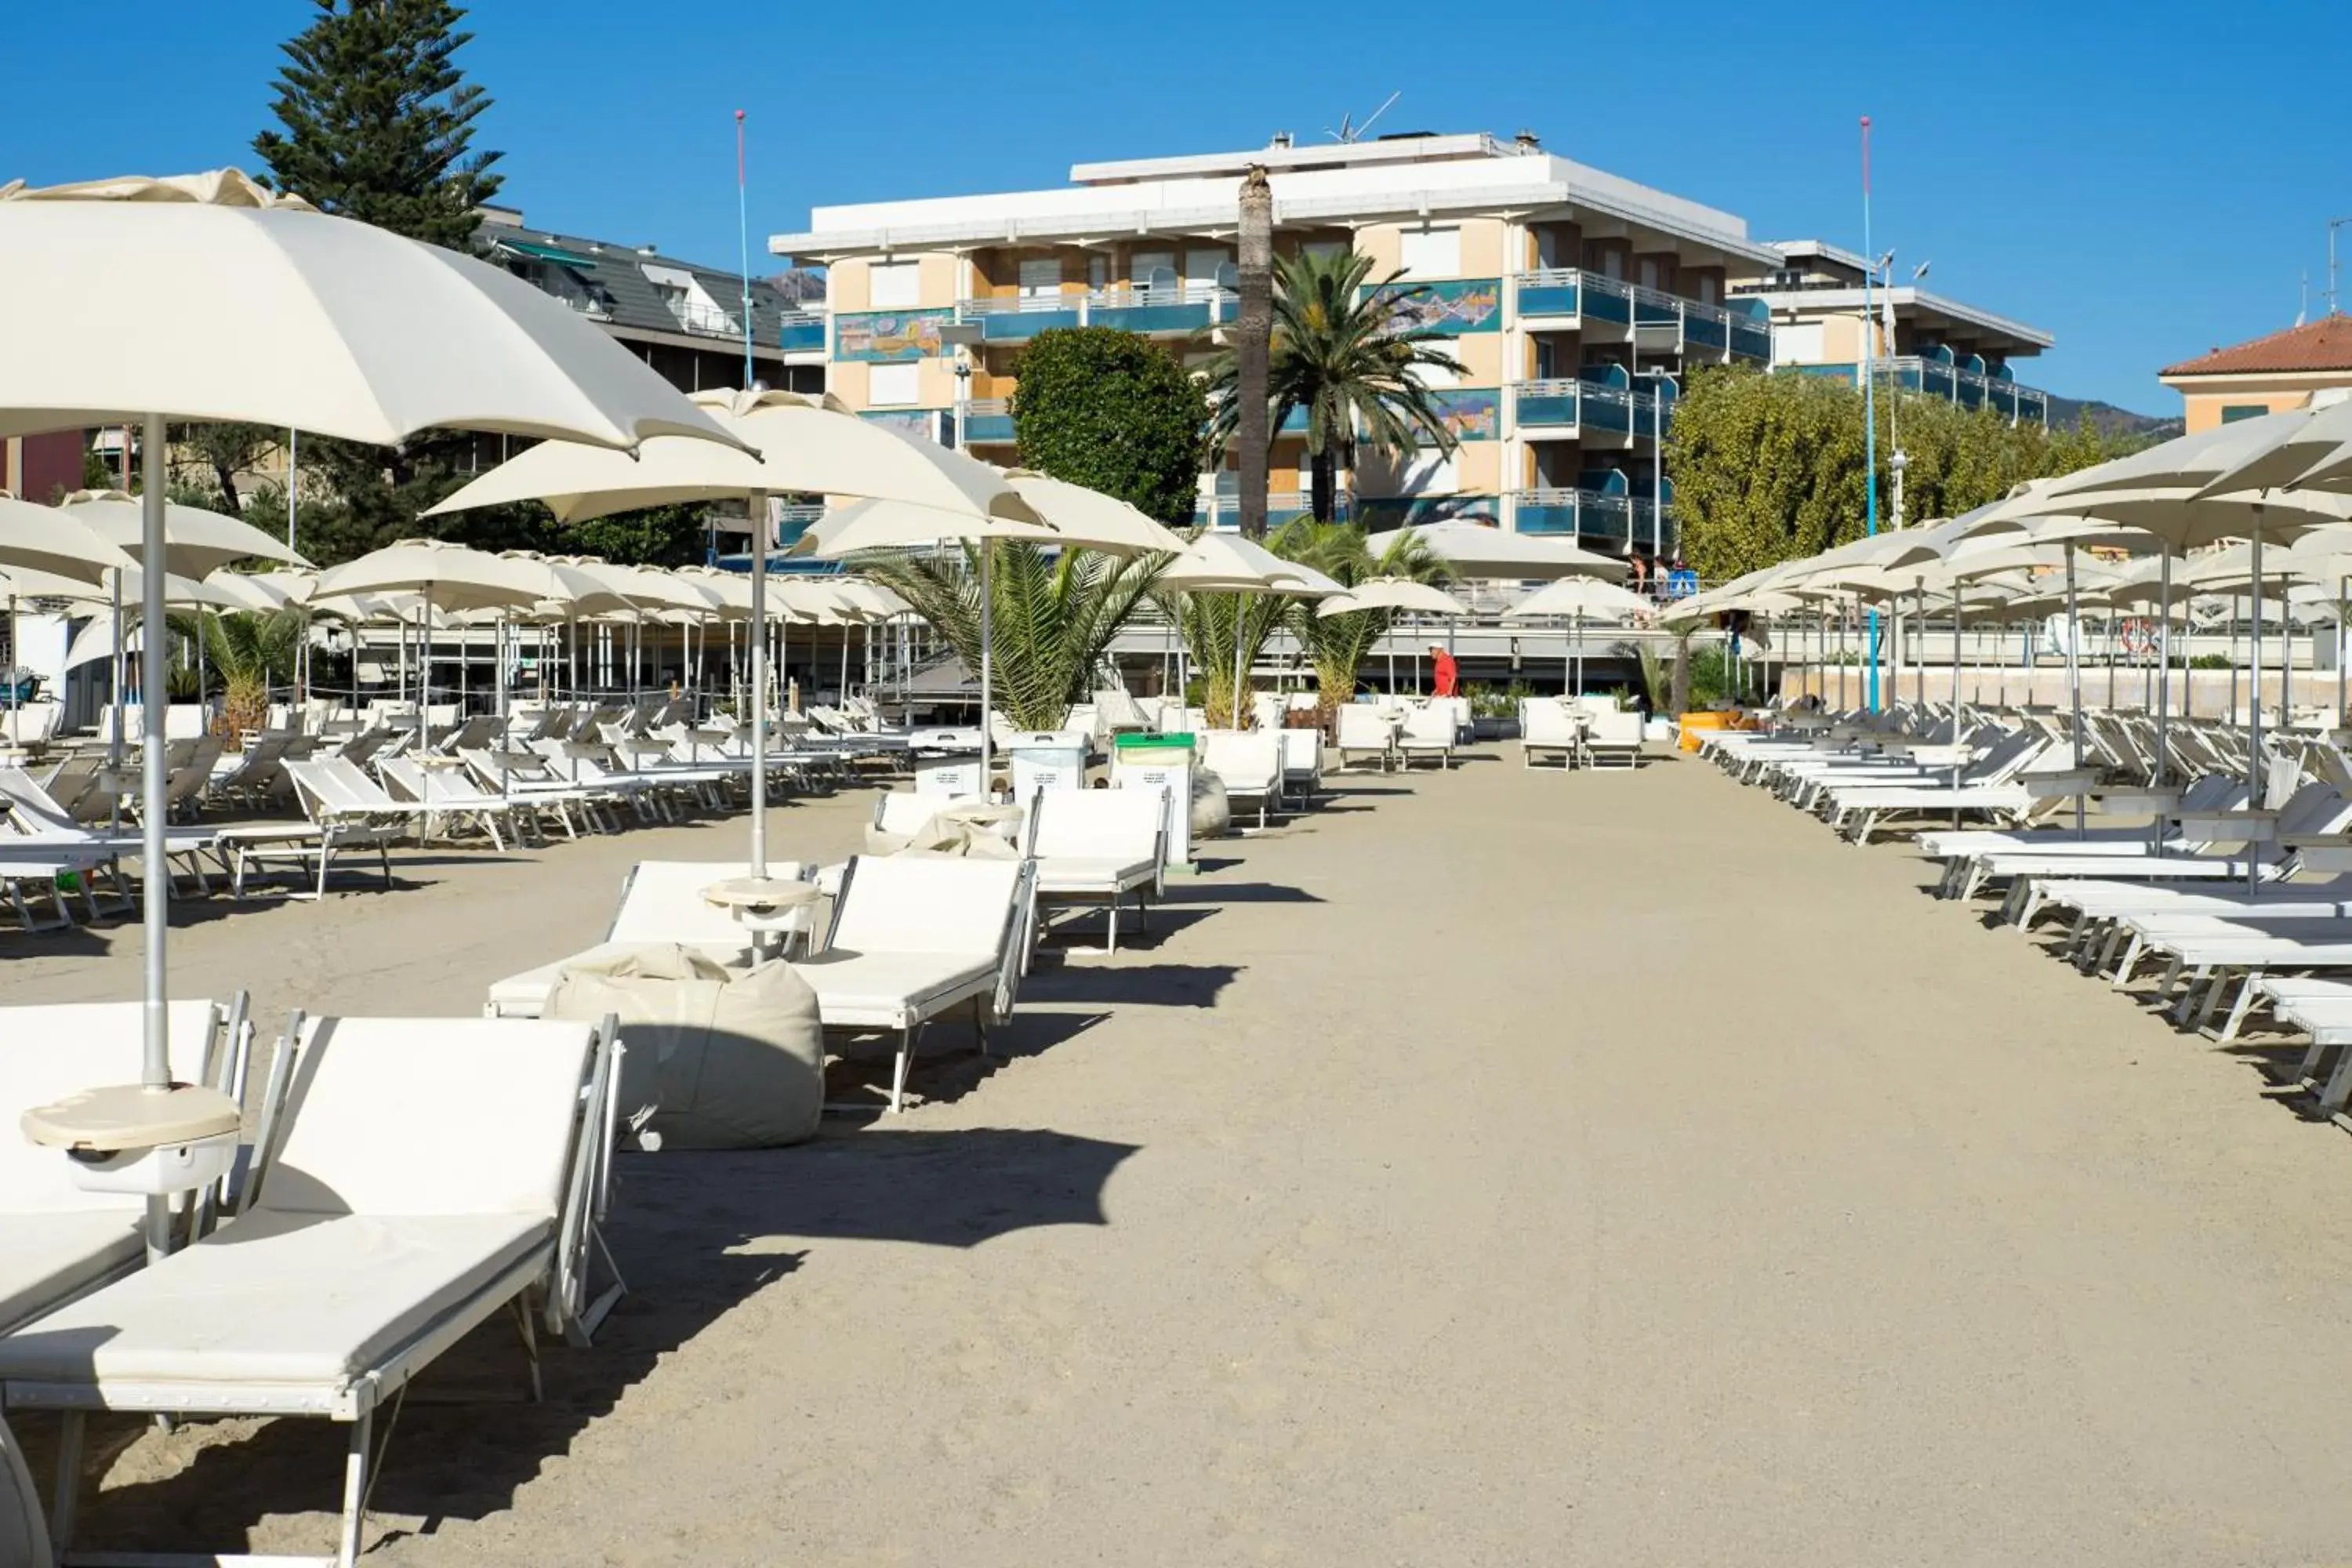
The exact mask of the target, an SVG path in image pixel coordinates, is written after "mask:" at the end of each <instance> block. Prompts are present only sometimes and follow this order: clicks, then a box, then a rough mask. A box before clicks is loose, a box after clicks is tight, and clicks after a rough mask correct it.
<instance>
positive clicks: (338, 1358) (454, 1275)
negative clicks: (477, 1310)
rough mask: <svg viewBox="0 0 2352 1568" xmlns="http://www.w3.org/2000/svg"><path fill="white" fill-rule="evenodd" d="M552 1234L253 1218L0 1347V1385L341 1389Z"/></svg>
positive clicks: (478, 1226)
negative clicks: (99, 1382) (96, 1381)
mask: <svg viewBox="0 0 2352 1568" xmlns="http://www.w3.org/2000/svg"><path fill="white" fill-rule="evenodd" d="M514 1027H520V1026H514ZM553 1227H554V1222H553V1220H552V1218H551V1216H549V1215H524V1214H473V1215H467V1214H439V1215H353V1214H347V1215H331V1214H289V1213H267V1212H257V1213H254V1214H249V1215H245V1216H244V1217H242V1218H240V1219H237V1220H236V1221H235V1222H233V1223H232V1224H230V1225H229V1226H226V1227H225V1228H223V1229H221V1230H219V1231H216V1232H215V1233H214V1234H213V1235H212V1236H209V1237H205V1239H204V1240H202V1241H200V1242H198V1243H196V1245H195V1246H194V1247H188V1248H186V1249H184V1251H181V1252H179V1253H176V1254H174V1255H173V1257H172V1258H171V1259H170V1265H171V1266H170V1267H169V1268H151V1269H144V1270H142V1271H141V1272H139V1273H137V1274H134V1275H131V1277H129V1278H128V1279H123V1280H121V1281H119V1282H117V1283H116V1284H114V1285H112V1286H110V1287H109V1288H108V1289H105V1290H103V1291H101V1292H100V1293H99V1294H98V1295H95V1296H90V1297H87V1298H85V1299H83V1300H80V1301H79V1302H76V1303H74V1304H72V1305H70V1306H68V1307H65V1308H62V1309H60V1310H58V1311H56V1312H53V1313H51V1314H50V1315H49V1316H48V1317H47V1318H44V1319H42V1320H41V1321H40V1322H39V1323H38V1324H37V1326H36V1327H34V1328H33V1329H30V1330H27V1331H23V1332H20V1333H17V1334H15V1335H12V1336H10V1337H9V1338H7V1339H5V1340H0V1378H5V1379H9V1380H12V1381H25V1382H44V1381H52V1380H54V1381H57V1382H62V1383H87V1382H88V1381H89V1379H90V1377H91V1375H92V1373H95V1374H96V1375H97V1376H98V1377H100V1378H102V1379H104V1380H106V1381H107V1382H110V1383H131V1384H138V1383H205V1384H218V1383H236V1384H326V1385H333V1384H340V1383H341V1382H342V1381H343V1380H345V1379H347V1378H349V1377H350V1376H352V1374H353V1373H358V1372H361V1371H363V1370H365V1369H366V1368H367V1367H369V1366H371V1365H373V1364H375V1363H376V1362H377V1361H378V1360H379V1359H381V1358H382V1357H383V1355H384V1354H385V1353H386V1352H389V1351H391V1350H393V1349H394V1348H395V1347H397V1346H398V1345H400V1344H401V1343H402V1342H404V1341H406V1340H407V1339H409V1338H410V1337H412V1336H414V1335H415V1333H416V1332H417V1331H419V1330H421V1329H423V1328H424V1327H425V1326H426V1325H427V1324H429V1323H431V1322H432V1321H434V1320H435V1319H436V1318H437V1317H438V1316H440V1315H441V1313H442V1312H443V1311H445V1310H447V1309H448V1308H450V1307H452V1306H455V1305H456V1304H457V1303H459V1302H462V1301H464V1300H466V1299H467V1297H469V1296H471V1295H472V1294H473V1293H474V1292H475V1291H477V1290H478V1289H481V1288H482V1287H483V1286H484V1285H485V1284H487V1283H488V1281H490V1280H491V1279H494V1278H496V1277H497V1275H498V1274H499V1272H500V1271H501V1270H502V1269H504V1268H509V1266H511V1265H513V1264H515V1263H517V1262H519V1261H520V1260H522V1259H524V1258H528V1257H529V1256H530V1254H531V1252H532V1250H533V1249H534V1248H536V1247H540V1246H541V1244H543V1243H544V1242H545V1241H546V1240H547V1238H548V1237H549V1236H550V1234H551V1232H552V1230H553Z"/></svg>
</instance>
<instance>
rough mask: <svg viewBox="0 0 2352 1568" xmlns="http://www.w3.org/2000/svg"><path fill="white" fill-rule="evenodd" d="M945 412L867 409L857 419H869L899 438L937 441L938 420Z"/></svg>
mask: <svg viewBox="0 0 2352 1568" xmlns="http://www.w3.org/2000/svg"><path fill="white" fill-rule="evenodd" d="M945 412H946V411H945V410H944V409H939V408H869V409H866V411H865V412H864V413H863V414H862V415H860V416H859V417H861V418H865V419H871V420H872V421H873V422H874V423H875V424H877V425H879V426H882V427H883V428H885V429H887V430H895V431H897V432H898V434H899V435H901V436H909V437H914V438H915V439H917V440H921V441H938V440H939V439H940V418H941V416H942V415H944V413H945ZM941 445H945V443H944V442H942V443H941Z"/></svg>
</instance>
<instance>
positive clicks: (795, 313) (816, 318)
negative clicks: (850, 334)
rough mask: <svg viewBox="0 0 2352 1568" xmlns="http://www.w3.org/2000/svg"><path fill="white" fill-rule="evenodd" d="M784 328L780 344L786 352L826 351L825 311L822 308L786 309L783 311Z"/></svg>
mask: <svg viewBox="0 0 2352 1568" xmlns="http://www.w3.org/2000/svg"><path fill="white" fill-rule="evenodd" d="M782 319H783V330H782V334H781V341H780V342H779V343H778V346H779V347H780V348H782V350H783V351H784V352H785V353H824V311H822V310H786V311H784V312H782Z"/></svg>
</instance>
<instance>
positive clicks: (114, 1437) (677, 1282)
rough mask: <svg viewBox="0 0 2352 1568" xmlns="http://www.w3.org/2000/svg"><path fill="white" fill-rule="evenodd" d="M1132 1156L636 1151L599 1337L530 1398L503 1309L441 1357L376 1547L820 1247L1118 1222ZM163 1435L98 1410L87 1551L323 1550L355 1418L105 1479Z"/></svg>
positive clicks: (830, 1139) (982, 1143) (43, 1431)
mask: <svg viewBox="0 0 2352 1568" xmlns="http://www.w3.org/2000/svg"><path fill="white" fill-rule="evenodd" d="M1133 1152H1135V1146H1134V1145H1131V1144H1123V1143H1111V1142H1100V1141H1097V1140H1094V1139H1087V1138H1078V1137H1073V1136H1069V1135H1066V1134H1063V1133H1059V1132H1054V1131H1045V1130H1042V1129H1021V1128H989V1129H976V1130H971V1131H887V1130H881V1129H877V1130H870V1131H869V1130H861V1129H855V1128H851V1129H843V1130H838V1131H836V1130H832V1129H828V1131H827V1133H826V1134H825V1135H824V1136H822V1137H820V1138H819V1139H818V1140H817V1141H816V1142H812V1143H809V1144H805V1145H803V1146H802V1147H800V1148H797V1149H787V1150H762V1151H744V1152H724V1153H670V1154H650V1155H646V1154H624V1155H623V1156H621V1158H620V1161H619V1165H618V1171H617V1176H618V1186H617V1190H616V1192H615V1194H614V1205H613V1214H612V1218H611V1221H610V1223H609V1225H608V1226H606V1234H607V1236H608V1237H609V1238H610V1240H611V1242H612V1245H613V1247H614V1253H615V1255H616V1256H617V1257H618V1258H619V1260H620V1263H621V1267H622V1268H623V1270H624V1271H625V1273H627V1275H628V1277H629V1282H630V1285H631V1287H632V1293H631V1294H630V1295H629V1296H627V1297H626V1298H625V1299H624V1300H622V1301H621V1302H620V1304H619V1305H618V1306H616V1307H615V1308H614V1310H613V1312H612V1315H611V1316H610V1317H608V1318H607V1319H605V1321H604V1324H603V1326H602V1327H601V1329H600V1330H599V1331H598V1333H597V1337H596V1342H595V1343H594V1344H593V1345H592V1346H589V1347H587V1348H584V1349H576V1350H575V1349H567V1348H565V1347H563V1346H562V1345H561V1344H560V1343H558V1344H547V1343H545V1342H542V1352H541V1356H542V1360H541V1367H542V1374H543V1380H544V1389H545V1397H544V1399H543V1400H542V1401H541V1402H540V1403H536V1404H533V1403H530V1402H529V1401H528V1400H527V1398H525V1397H524V1395H525V1392H526V1389H527V1380H526V1367H527V1363H526V1362H525V1359H524V1357H523V1355H522V1352H521V1351H520V1343H519V1341H518V1339H517V1337H516V1334H515V1331H514V1328H513V1324H512V1322H511V1320H509V1318H508V1317H506V1316H505V1315H504V1314H500V1315H499V1316H497V1317H494V1318H493V1319H492V1320H491V1321H489V1322H488V1323H486V1324H484V1325H483V1326H482V1328H480V1329H479V1330H478V1331H476V1332H475V1333H473V1334H472V1335H470V1336H468V1337H467V1339H466V1340H465V1341H464V1342H461V1343H460V1344H458V1345H457V1347H455V1348H454V1349H452V1350H451V1351H450V1352H447V1353H446V1355H444V1356H443V1357H442V1358H441V1359H440V1360H439V1361H438V1362H436V1363H435V1365H434V1366H433V1367H432V1368H431V1369H430V1370H429V1371H428V1372H427V1373H426V1374H425V1376H424V1377H423V1378H420V1379H419V1380H418V1381H417V1383H416V1384H415V1385H414V1386H413V1389H412V1391H411V1393H410V1394H409V1396H408V1398H407V1399H406V1400H405V1401H404V1404H403V1405H402V1407H401V1411H400V1415H399V1417H398V1421H397V1426H396V1427H395V1429H394V1432H393V1434H392V1438H391V1441H390V1443H389V1445H388V1447H386V1449H385V1451H384V1458H383V1463H382V1467H381V1468H380V1470H379V1471H378V1478H377V1483H376V1488H375V1493H374V1498H373V1503H372V1510H371V1514H370V1519H369V1523H368V1530H367V1533H366V1537H365V1543H366V1545H367V1546H368V1547H370V1548H373V1547H374V1546H378V1545H381V1544H383V1542H386V1541H388V1540H394V1539H398V1538H400V1537H402V1536H406V1535H418V1534H422V1535H431V1534H433V1533H435V1532H436V1531H437V1530H438V1529H439V1527H440V1524H441V1522H442V1521H444V1520H449V1519H458V1520H479V1519H485V1518H488V1517H490V1516H492V1515H495V1514H499V1513H501V1512H504V1511H506V1510H509V1509H511V1508H512V1507H513V1505H514V1497H515V1493H516V1492H517V1490H518V1489H520V1488H521V1487H522V1486H524V1485H525V1484H526V1483H528V1482H530V1481H531V1480H532V1479H536V1478H537V1477H538V1476H539V1474H540V1473H541V1470H542V1469H544V1468H546V1466H547V1465H548V1463H549V1462H550V1461H551V1460H554V1459H558V1458H561V1457H562V1456H563V1455H564V1454H566V1453H568V1452H569V1451H570V1450H571V1449H572V1447H573V1445H574V1444H575V1443H577V1442H578V1441H579V1439H580V1436H581V1435H582V1434H583V1432H584V1431H586V1430H587V1429H588V1428H589V1427H590V1426H592V1425H593V1424H594V1423H595V1422H596V1421H597V1420H598V1419H600V1418H602V1417H604V1416H605V1415H609V1414H611V1412H612V1411H613V1410H614V1407H615V1405H618V1404H619V1403H620V1401H621V1400H622V1398H623V1397H624V1396H625V1395H627V1394H629V1393H630V1391H631V1390H632V1389H634V1388H635V1387H636V1386H637V1385H638V1384H642V1383H644V1382H645V1380H646V1378H647V1377H648V1376H649V1375H650V1374H651V1373H653V1372H654V1370H655V1368H656V1367H657V1366H658V1365H659V1364H660V1363H661V1362H662V1361H663V1360H664V1359H665V1358H666V1357H667V1356H669V1355H671V1354H673V1353H674V1352H677V1350H678V1349H679V1348H680V1347H681V1346H684V1345H687V1344H688V1343H689V1342H692V1341H693V1340H694V1339H695V1338H696V1337H697V1336H698V1335H699V1334H701V1333H702V1332H703V1331H705V1330H707V1329H708V1328H709V1326H710V1325H711V1324H712V1323H713V1322H714V1321H717V1320H718V1319H719V1318H720V1317H722V1316H724V1315H725V1314H726V1313H727V1312H729V1311H730V1310H733V1309H734V1308H735V1307H736V1306H738V1305H739V1304H740V1303H741V1302H742V1301H744V1300H746V1299H748V1298H749V1297H751V1296H752V1295H754V1294H756V1293H757V1292H759V1291H760V1290H762V1289H766V1288H767V1287H769V1286H770V1285H772V1284H774V1283H776V1282H777V1281H779V1280H781V1279H783V1278H784V1277H785V1276H787V1275H789V1274H791V1273H793V1272H794V1271H795V1270H796V1269H798V1268H801V1267H803V1264H804V1262H805V1260H806V1258H808V1256H809V1253H810V1251H811V1247H810V1246H809V1245H806V1244H812V1243H815V1244H821V1243H824V1242H827V1241H836V1240H850V1239H855V1240H861V1241H875V1240H880V1241H898V1242H908V1243H913V1244H916V1245H920V1246H930V1247H975V1246H978V1245H979V1244H981V1243H982V1242H984V1241H987V1240H989V1239H990V1238H992V1237H999V1236H1003V1235H1006V1234H1008V1233H1010V1232H1012V1231H1015V1230H1021V1229H1026V1228H1031V1227H1034V1226H1052V1225H1084V1226H1101V1225H1107V1224H1108V1223H1109V1221H1108V1215H1106V1213H1105V1212H1104V1208H1103V1203H1102V1194H1103V1189H1104V1186H1105V1185H1106V1184H1107V1183H1108V1181H1109V1179H1110V1176H1111V1173H1113V1172H1114V1171H1115V1170H1116V1169H1117V1168H1118V1165H1119V1163H1121V1162H1122V1161H1124V1160H1125V1159H1126V1158H1127V1157H1128V1156H1129V1154H1131V1153H1133ZM12 1425H15V1426H16V1427H17V1431H18V1436H20V1437H21V1438H23V1439H24V1440H25V1447H26V1459H27V1462H28V1464H29V1465H30V1466H31V1467H32V1470H33V1474H34V1476H35V1478H36V1479H37V1481H39V1482H40V1483H41V1484H42V1485H43V1487H44V1489H46V1486H47V1480H48V1478H49V1476H50V1475H51V1474H52V1473H53V1468H54V1456H55V1452H56V1427H57V1423H56V1418H55V1417H54V1416H51V1415H46V1414H43V1413H33V1412H26V1413H21V1414H19V1415H17V1416H16V1419H15V1421H14V1422H12ZM151 1430H152V1428H151V1426H150V1425H149V1423H148V1422H147V1421H146V1420H145V1419H144V1418H143V1417H140V1416H136V1415H96V1416H93V1417H92V1418H91V1420H90V1428H89V1446H88V1448H87V1449H86V1454H87V1457H88V1458H89V1470H88V1472H87V1475H88V1478H89V1479H87V1480H86V1482H85V1485H84V1489H83V1508H82V1513H81V1522H80V1524H79V1528H78V1529H77V1530H76V1532H75V1534H76V1544H77V1549H78V1550H79V1551H81V1552H90V1551H113V1552H121V1551H140V1552H156V1551H187V1550H189V1549H190V1548H191V1547H192V1546H193V1545H195V1544H196V1543H199V1542H202V1543H217V1544H215V1545H214V1546H213V1549H214V1550H216V1551H223V1552H228V1551H250V1550H254V1549H255V1548H256V1547H257V1545H258V1544H259V1542H256V1541H255V1539H254V1538H255V1536H256V1535H257V1533H258V1532H259V1531H261V1529H262V1528H263V1527H264V1526H265V1525H266V1527H267V1530H268V1533H269V1534H270V1535H271V1536H272V1537H273V1538H275V1539H273V1540H272V1541H271V1542H269V1544H271V1545H272V1546H274V1547H277V1548H278V1549H279V1550H284V1549H286V1548H287V1547H289V1546H290V1547H294V1548H296V1549H305V1548H307V1549H310V1550H313V1551H319V1552H324V1551H326V1550H328V1549H329V1548H330V1547H331V1543H332V1542H333V1539H334V1529H335V1526H334V1510H335V1508H336V1506H337V1502H338V1500H339V1498H340V1496H341V1477H342V1464H343V1457H344V1453H345V1445H346V1442H347V1439H348V1436H349V1428H348V1427H346V1426H341V1425H339V1424H336V1423H333V1422H329V1421H323V1420H316V1419H299V1418H289V1419H284V1420H278V1421H259V1420H254V1419H237V1420H233V1421H217V1422H216V1421H197V1422H194V1423H191V1424H190V1426H188V1427H187V1428H184V1430H183V1432H182V1434H180V1435H179V1436H175V1437H173V1438H172V1439H169V1441H171V1442H172V1443H173V1447H174V1449H175V1451H176V1453H177V1456H178V1458H180V1459H181V1460H182V1461H183V1462H182V1463H181V1465H180V1468H178V1469H177V1470H176V1471H175V1472H174V1473H173V1474H171V1475H169V1476H167V1477H164V1478H163V1479H153V1480H143V1481H136V1482H132V1483H131V1484H128V1485H123V1486H118V1487H113V1488H110V1489H107V1490H105V1491H104V1493H103V1494H102V1495H101V1494H99V1493H98V1492H97V1489H96V1479H97V1478H98V1477H99V1476H100V1475H102V1474H104V1473H105V1472H106V1470H107V1469H108V1468H110V1467H111V1466H112V1464H113V1463H114V1461H115V1460H116V1459H117V1458H119V1457H120V1456H121V1454H122V1453H123V1451H124V1450H126V1449H128V1448H129V1447H131V1445H132V1444H134V1443H136V1442H138V1441H140V1440H141V1439H142V1437H146V1436H149V1434H150V1433H151ZM376 1431H377V1434H378V1436H379V1439H381V1438H382V1436H383V1432H384V1423H383V1419H382V1418H379V1420H378V1423H377V1426H376Z"/></svg>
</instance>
